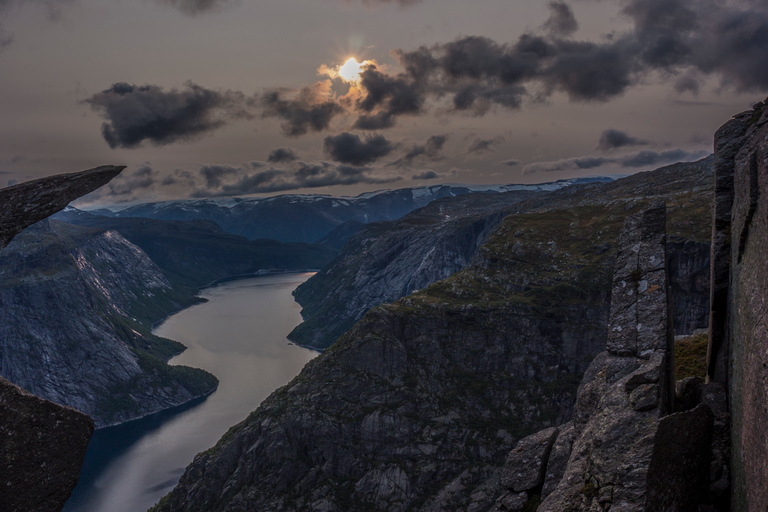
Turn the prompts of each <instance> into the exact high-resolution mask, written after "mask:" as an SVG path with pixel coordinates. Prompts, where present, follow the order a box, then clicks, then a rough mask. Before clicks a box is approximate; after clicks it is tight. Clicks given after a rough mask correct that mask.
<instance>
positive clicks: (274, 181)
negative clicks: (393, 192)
mask: <svg viewBox="0 0 768 512" xmlns="http://www.w3.org/2000/svg"><path fill="white" fill-rule="evenodd" d="M222 167H228V166H222ZM233 169H236V173H237V175H238V176H239V178H237V179H236V180H233V181H229V182H227V183H218V184H216V186H213V187H204V188H199V189H198V190H196V191H194V192H193V193H192V197H219V196H238V195H248V194H263V193H272V192H282V191H287V190H296V189H303V188H318V187H330V186H337V185H357V184H360V183H365V184H383V183H391V182H393V181H398V180H401V179H402V177H401V176H398V175H388V176H376V175H374V173H375V171H374V169H372V168H370V167H358V166H350V165H343V164H342V165H339V164H331V163H329V162H319V163H305V162H297V163H296V164H295V165H294V166H293V167H291V168H287V169H276V168H268V169H264V170H256V171H255V172H251V171H252V170H253V169H252V167H251V166H250V165H249V164H246V165H244V166H241V167H239V168H233Z"/></svg>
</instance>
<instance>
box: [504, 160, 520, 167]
mask: <svg viewBox="0 0 768 512" xmlns="http://www.w3.org/2000/svg"><path fill="white" fill-rule="evenodd" d="M502 163H503V164H504V165H506V166H509V167H515V166H517V165H520V160H506V161H505V162H502Z"/></svg>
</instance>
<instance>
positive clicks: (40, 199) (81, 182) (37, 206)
mask: <svg viewBox="0 0 768 512" xmlns="http://www.w3.org/2000/svg"><path fill="white" fill-rule="evenodd" d="M123 169H125V166H119V165H102V166H100V167H94V168H93V169H88V170H87V171H81V172H73V173H69V174H57V175H55V176H48V177H46V178H40V179H37V180H32V181H26V182H24V183H19V184H18V185H13V186H10V187H6V188H3V189H0V249H2V248H3V247H5V246H6V245H8V243H9V242H10V241H11V239H12V238H13V237H14V236H16V234H18V233H20V232H21V231H22V230H23V229H25V228H27V227H28V226H31V225H32V224H34V223H35V222H38V221H41V220H43V219H45V218H46V217H49V216H51V215H53V214H54V213H56V212H58V211H60V210H63V209H64V208H65V207H66V206H67V205H68V204H69V203H71V202H72V201H74V200H75V199H77V198H79V197H82V196H84V195H85V194H88V193H89V192H93V191H94V190H96V189H97V188H99V187H101V186H102V185H106V184H107V183H109V181H110V180H111V179H112V178H114V177H115V176H117V175H118V174H120V172H121V171H122V170H123Z"/></svg>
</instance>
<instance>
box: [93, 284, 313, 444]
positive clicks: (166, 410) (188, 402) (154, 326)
mask: <svg viewBox="0 0 768 512" xmlns="http://www.w3.org/2000/svg"><path fill="white" fill-rule="evenodd" d="M308 272H317V270H316V269H307V270H283V269H265V270H258V271H256V272H254V273H250V274H236V275H232V276H227V277H223V278H221V279H217V280H215V281H211V282H210V283H208V284H207V285H205V286H201V287H200V288H199V289H198V290H197V293H198V294H199V293H201V292H202V291H203V290H206V289H208V288H213V287H215V286H218V285H220V284H224V283H229V282H232V281H239V280H242V279H252V278H256V277H268V276H273V275H283V274H305V273H308ZM194 298H195V299H196V300H195V301H194V302H193V303H192V304H190V305H188V306H186V307H183V308H180V309H177V310H176V311H174V312H172V313H169V314H167V315H166V316H165V317H163V318H162V319H160V320H158V321H157V322H155V323H153V324H152V325H151V327H150V330H151V333H152V335H153V336H158V335H157V334H155V330H156V329H157V328H158V327H160V326H161V325H162V324H163V322H165V321H166V320H168V319H169V318H170V317H172V316H173V315H176V314H178V313H180V312H182V311H184V310H185V309H189V308H191V307H192V306H197V305H198V304H205V303H206V302H208V299H205V298H203V297H198V296H197V295H196V296H195V297H194ZM158 337H160V338H162V337H163V336H158ZM167 339H170V338H167ZM173 341H175V342H177V343H181V342H180V341H178V340H173ZM290 343H292V344H293V345H296V346H299V347H302V348H305V349H307V350H313V351H315V352H318V353H322V350H317V349H316V348H312V347H305V346H304V345H300V344H298V343H295V342H293V341H290ZM186 350H187V347H186V346H184V348H183V349H181V350H179V351H178V352H175V353H173V354H171V355H170V356H169V357H168V359H166V360H165V363H166V364H168V361H170V360H171V359H173V358H174V357H176V356H178V355H180V354H183V353H184V351H186ZM169 366H175V365H169ZM190 368H194V367H192V366H190ZM198 369H200V368H198ZM214 377H216V376H215V375H214ZM216 378H217V379H218V377H216ZM218 388H219V386H218V384H217V385H216V387H215V388H213V389H212V390H210V391H209V392H207V393H204V394H202V395H198V396H196V397H192V398H190V399H189V400H185V401H184V402H181V403H179V404H177V405H174V406H172V407H167V408H164V409H159V410H157V411H154V412H150V413H147V414H143V415H141V416H138V417H136V418H131V419H130V420H127V421H119V422H116V423H110V424H109V425H104V426H103V427H98V428H95V429H94V432H96V431H97V430H104V429H108V428H113V427H119V426H122V425H127V424H129V423H132V422H134V421H140V420H144V419H146V418H149V417H150V416H153V415H155V414H163V413H171V412H172V411H174V410H176V409H178V408H183V407H186V406H189V405H191V404H192V403H193V402H195V401H197V400H199V401H200V402H203V401H204V400H205V399H206V398H208V397H209V396H211V395H212V394H213V393H215V392H216V390H218ZM179 412H181V411H179Z"/></svg>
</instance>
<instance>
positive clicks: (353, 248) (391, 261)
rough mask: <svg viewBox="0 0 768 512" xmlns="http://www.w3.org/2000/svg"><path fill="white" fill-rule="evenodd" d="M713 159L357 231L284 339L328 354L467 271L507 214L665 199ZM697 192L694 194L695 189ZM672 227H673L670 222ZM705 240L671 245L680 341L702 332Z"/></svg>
mask: <svg viewBox="0 0 768 512" xmlns="http://www.w3.org/2000/svg"><path fill="white" fill-rule="evenodd" d="M711 173H712V159H711V158H708V159H705V160H702V161H700V162H697V163H693V164H676V165H673V166H668V167H665V168H662V169H659V170H657V171H654V172H653V173H651V174H647V173H643V174H641V175H635V176H630V177H628V178H625V179H621V180H618V181H613V182H608V183H606V182H593V183H591V184H581V185H579V184H573V185H572V186H569V187H568V188H561V189H555V191H550V192H546V191H538V192H532V191H518V192H506V193H499V194H493V195H487V194H467V195H462V196H459V197H449V198H444V199H440V200H437V201H434V202H432V203H430V204H429V205H428V206H426V207H424V208H421V209H418V210H415V211H413V212H411V213H410V214H408V215H406V216H404V217H403V218H401V219H399V220H397V221H394V222H377V223H372V224H368V225H366V226H364V227H362V228H360V229H359V231H357V232H356V234H355V235H353V236H352V237H351V238H350V240H349V241H348V243H347V244H346V245H345V246H344V247H343V249H342V251H341V253H340V254H339V255H338V256H337V257H336V258H335V259H334V260H333V261H332V262H331V263H329V264H328V266H326V267H325V268H323V269H322V270H321V271H320V272H318V273H317V274H316V275H314V276H313V277H311V278H310V279H309V280H308V281H307V282H305V283H303V284H302V285H301V286H299V287H298V288H297V289H296V291H295V292H294V296H295V297H296V301H297V302H298V303H299V304H301V306H302V307H303V310H302V316H303V319H304V322H303V323H302V324H300V325H299V326H297V327H296V328H295V329H294V330H293V331H292V332H291V333H290V335H289V338H290V339H291V340H293V341H295V342H297V343H299V344H302V345H306V346H310V347H313V348H321V349H322V348H326V347H328V346H330V345H331V344H332V343H333V342H335V341H336V339H338V337H339V336H341V335H342V334H343V333H344V332H346V331H347V330H348V329H349V328H350V327H352V325H354V323H355V322H357V321H358V320H360V318H362V316H363V314H365V312H366V311H368V310H369V309H371V308H372V307H374V306H377V305H379V304H384V303H386V302H390V301H393V300H396V299H398V298H400V297H404V296H406V295H408V294H410V293H412V292H413V291H415V290H419V289H421V288H424V287H426V286H427V285H429V284H431V283H434V282H435V281H438V280H440V279H444V278H446V277H448V276H450V275H451V274H453V273H455V272H457V271H459V270H461V269H462V268H464V267H465V266H466V265H467V264H468V263H469V262H470V261H471V259H472V257H473V256H474V254H475V253H476V251H477V249H478V247H479V246H480V245H481V244H482V243H483V242H484V241H485V238H486V237H487V236H488V234H489V233H490V232H491V231H492V230H493V228H495V227H496V225H497V224H498V223H499V222H501V220H502V219H503V218H504V217H506V216H507V215H509V214H511V213H521V212H537V211H546V210H547V209H551V208H566V207H576V206H582V205H587V204H595V205H597V204H607V203H608V202H611V201H617V200H620V199H621V200H624V201H631V200H634V199H635V198H638V197H644V196H647V195H648V194H652V193H654V191H653V189H654V188H655V187H665V188H666V189H667V190H669V193H673V191H680V192H682V191H683V190H684V187H685V186H687V185H689V184H694V185H695V186H697V187H706V186H709V185H708V184H706V183H701V182H700V178H698V177H697V175H699V174H701V175H706V176H711ZM697 191H700V189H699V190H697ZM705 215H706V212H705V211H703V210H702V209H700V210H699V211H697V212H692V216H691V217H690V219H689V220H686V222H690V223H691V227H692V229H693V230H695V229H696V228H697V227H698V226H700V223H701V218H702V217H703V216H705ZM672 222H678V220H676V219H673V220H672ZM707 235H708V233H706V232H705V231H703V230H700V231H699V232H698V233H696V232H693V233H692V234H691V237H690V238H688V239H678V238H674V237H673V238H671V239H670V242H669V244H670V251H669V253H670V260H671V261H670V268H671V274H670V275H671V280H672V286H673V289H674V292H675V293H674V297H675V298H674V300H675V301H676V302H675V307H676V310H677V311H680V312H681V313H680V315H679V316H678V318H676V320H675V321H676V328H677V329H678V332H679V333H689V332H692V330H693V329H695V328H701V327H705V326H706V325H702V323H701V322H702V318H706V314H707V301H708V294H707V292H706V289H707V286H708V284H707V283H708V281H707V279H708V278H707V272H708V266H709V245H708V243H707V242H706V236H707Z"/></svg>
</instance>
